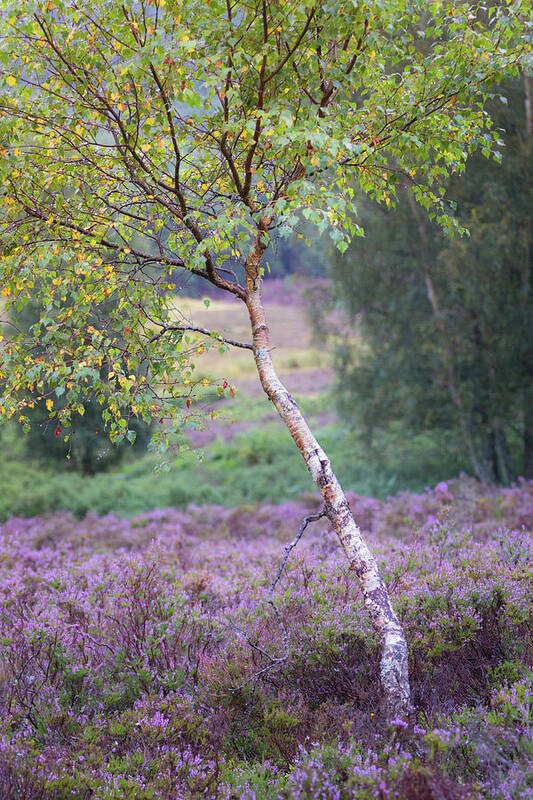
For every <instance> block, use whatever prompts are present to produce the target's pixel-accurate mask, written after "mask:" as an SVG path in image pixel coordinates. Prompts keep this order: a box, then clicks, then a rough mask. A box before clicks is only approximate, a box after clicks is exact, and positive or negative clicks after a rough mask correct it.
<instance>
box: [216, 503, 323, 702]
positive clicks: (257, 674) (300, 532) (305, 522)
mask: <svg viewBox="0 0 533 800" xmlns="http://www.w3.org/2000/svg"><path fill="white" fill-rule="evenodd" d="M326 514H327V512H326V509H325V508H322V509H321V510H320V511H319V512H318V513H316V514H309V516H308V517H305V519H304V520H303V521H302V524H301V525H300V527H299V529H298V533H297V534H296V536H295V537H294V539H293V540H292V542H289V544H288V545H287V546H286V547H285V554H284V556H283V559H282V561H281V564H280V565H279V569H278V572H277V574H276V577H275V578H274V579H273V581H272V583H271V584H270V589H269V591H268V597H267V603H268V604H269V606H271V607H272V610H273V612H274V616H275V617H276V622H277V623H278V625H279V627H280V629H281V632H282V635H283V645H284V652H283V654H282V655H281V656H278V657H277V658H275V657H274V656H271V655H270V653H267V651H266V650H263V648H262V647H259V646H258V645H257V644H255V643H254V642H252V640H251V638H250V636H249V635H248V634H247V633H246V631H245V630H243V629H242V628H238V627H237V626H236V625H232V628H233V630H235V631H236V633H238V635H239V636H240V637H241V638H242V639H244V641H245V642H246V643H247V644H248V645H249V646H250V647H251V648H252V649H253V650H255V651H256V652H258V653H260V655H262V656H265V658H268V660H269V661H270V663H269V664H267V666H266V667H263V668H262V669H260V670H259V671H258V672H254V674H253V675H251V676H250V677H249V678H247V679H246V680H245V681H244V683H241V684H240V686H236V687H234V688H232V689H231V691H232V692H238V691H239V690H240V689H243V688H244V687H245V686H246V685H247V684H248V683H250V682H251V681H255V680H257V678H259V677H260V676H261V675H264V674H265V673H266V672H270V670H272V669H274V668H275V667H277V666H279V665H280V664H283V662H284V661H286V660H287V658H288V657H289V652H290V637H289V632H288V631H287V628H286V627H285V623H284V622H283V619H282V618H281V614H280V612H279V609H278V607H277V606H276V604H275V602H274V590H275V588H276V586H277V585H278V582H279V581H280V579H281V576H282V575H283V572H284V570H285V567H286V566H287V561H288V560H289V555H290V553H291V551H292V550H293V549H294V548H295V547H296V545H297V544H298V542H299V541H300V539H301V538H302V536H303V535H304V533H305V529H306V528H307V526H308V525H309V524H310V523H311V522H316V521H317V520H319V519H321V517H325V516H326Z"/></svg>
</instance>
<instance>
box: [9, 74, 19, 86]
mask: <svg viewBox="0 0 533 800" xmlns="http://www.w3.org/2000/svg"><path fill="white" fill-rule="evenodd" d="M16 82H17V79H16V78H14V77H13V75H9V76H8V77H7V78H6V83H7V85H8V86H14V85H15V84H16Z"/></svg>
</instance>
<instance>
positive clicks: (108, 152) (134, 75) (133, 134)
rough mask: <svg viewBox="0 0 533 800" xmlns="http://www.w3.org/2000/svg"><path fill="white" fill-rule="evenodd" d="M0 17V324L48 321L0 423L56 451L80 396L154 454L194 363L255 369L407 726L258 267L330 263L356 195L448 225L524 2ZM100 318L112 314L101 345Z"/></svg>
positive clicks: (113, 0)
mask: <svg viewBox="0 0 533 800" xmlns="http://www.w3.org/2000/svg"><path fill="white" fill-rule="evenodd" d="M0 8H1V17H0V24H1V35H2V47H1V54H0V59H1V83H2V88H1V99H0V110H1V113H2V117H1V121H0V122H1V124H0V146H1V155H2V167H1V175H0V183H1V186H2V203H1V211H0V214H1V225H2V232H3V247H4V253H3V257H2V261H1V270H2V294H3V296H4V300H5V306H6V313H7V314H9V310H10V308H15V309H16V308H20V307H22V306H23V305H24V303H26V302H27V301H28V299H29V298H30V297H31V298H32V299H33V300H34V301H35V300H37V301H38V302H40V303H41V304H42V307H43V313H42V316H41V319H40V321H39V322H38V323H37V324H35V325H34V326H33V328H32V329H31V331H30V333H29V334H28V335H23V334H19V335H14V336H12V337H10V338H9V339H8V340H7V339H6V341H4V342H3V345H2V362H1V365H0V370H1V376H0V377H1V380H2V397H1V400H0V412H1V413H2V415H3V416H4V417H5V418H11V417H13V418H16V419H18V421H19V422H20V424H21V425H22V426H27V425H28V421H29V420H28V415H27V408H28V404H29V403H30V402H31V400H29V397H30V396H31V395H34V394H35V392H37V393H39V392H40V393H41V396H42V397H44V398H45V402H46V404H47V408H48V410H49V413H50V417H51V418H52V420H53V422H54V425H55V426H56V427H55V430H56V431H57V433H58V435H62V436H67V437H68V436H69V430H70V426H71V425H72V422H73V420H74V419H75V418H76V415H80V414H81V415H83V413H84V408H85V404H86V403H87V401H88V400H89V399H92V398H96V400H97V401H98V402H99V403H100V404H101V407H102V416H103V420H104V423H105V424H106V425H107V426H108V429H109V433H110V436H111V438H112V439H114V440H117V441H118V440H121V439H124V438H126V439H130V440H131V439H133V438H134V433H133V431H132V430H131V429H130V421H131V420H132V419H133V418H134V417H138V418H140V419H144V420H146V421H147V420H150V419H154V418H155V419H158V420H162V421H164V423H165V424H164V430H163V434H164V436H165V437H168V436H171V435H172V433H173V432H176V431H179V430H180V428H181V427H182V426H183V424H184V423H188V422H189V423H190V421H191V420H192V419H194V418H195V415H196V413H197V411H196V410H195V409H196V408H197V406H196V405H195V403H194V397H195V391H196V389H197V388H198V385H197V382H196V381H195V380H194V370H193V366H194V359H195V357H196V356H198V355H199V353H200V352H201V351H202V350H204V349H206V348H210V347H216V348H219V350H220V351H224V350H226V349H228V348H231V347H234V346H235V347H245V348H248V349H249V350H250V351H251V357H252V355H253V358H254V359H255V364H256V366H257V372H258V375H259V379H260V381H261V385H262V387H263V389H264V391H265V393H266V394H267V395H268V397H269V398H270V400H271V401H272V403H273V404H274V405H275V407H276V409H277V411H278V412H279V414H280V416H281V418H282V420H283V422H284V423H285V424H286V426H287V428H288V430H289V432H290V435H291V436H292V438H293V440H294V442H295V445H296V447H298V449H299V450H300V452H301V454H302V457H303V460H304V462H305V464H306V466H307V468H308V470H309V472H310V473H311V475H312V478H313V480H314V481H315V483H316V486H317V488H318V490H319V491H320V494H321V496H322V498H323V501H324V507H325V510H326V513H327V517H328V519H329V521H330V523H331V525H332V527H333V528H334V530H335V532H336V534H337V535H338V537H339V540H340V543H341V545H342V547H343V549H344V552H345V554H346V557H347V559H348V563H349V566H350V568H351V570H352V571H353V574H354V578H355V579H356V580H357V581H359V584H360V586H361V590H362V593H363V596H364V601H365V606H366V608H367V610H368V613H369V614H370V617H371V619H372V622H373V624H374V626H375V629H376V632H377V633H378V634H379V637H380V639H381V641H382V658H381V682H382V687H383V691H384V695H385V698H386V706H387V713H388V716H389V718H390V719H392V718H394V717H396V716H398V715H400V716H404V715H405V714H406V712H407V709H408V706H409V700H410V698H409V680H408V668H407V646H406V641H405V637H404V634H403V632H402V629H401V626H400V624H399V622H398V619H397V616H396V614H395V612H394V609H393V607H392V605H391V602H390V599H389V596H388V593H387V589H386V586H385V584H384V582H383V579H382V577H381V575H380V573H379V570H378V566H377V563H376V560H375V558H374V557H373V555H372V554H371V553H370V551H369V549H368V547H367V545H366V543H365V541H364V540H363V538H362V536H361V532H360V530H359V528H358V526H357V522H356V520H354V518H353V516H352V514H351V512H350V508H349V506H348V503H347V501H346V498H345V496H344V494H343V491H342V489H341V487H340V485H339V482H338V480H337V478H336V477H335V474H334V472H333V469H332V467H331V464H330V461H329V459H328V456H327V454H326V453H325V452H324V450H323V449H322V448H321V446H320V444H319V443H318V442H317V440H316V439H315V437H314V436H313V434H312V432H311V430H310V429H309V426H308V424H307V422H306V420H305V419H304V417H303V415H302V413H301V411H300V409H299V407H298V405H297V403H296V402H295V400H294V398H293V397H292V396H291V395H290V393H289V392H288V391H287V389H286V387H285V386H284V385H283V383H282V382H281V381H280V379H279V377H278V376H277V374H276V371H275V368H274V364H273V361H272V357H271V342H270V332H269V328H268V320H267V316H266V313H265V308H264V305H263V301H262V296H261V282H262V276H263V272H264V269H265V251H266V249H267V247H268V245H269V244H270V243H271V242H273V241H274V240H275V239H276V238H277V237H284V236H289V235H291V233H292V232H293V231H294V230H295V228H297V226H298V223H299V221H300V220H301V219H305V220H307V222H309V223H311V224H312V225H314V226H315V227H316V229H317V230H318V231H319V232H321V233H324V232H326V231H327V232H328V233H329V236H330V237H331V239H332V241H333V242H334V243H335V244H336V246H337V247H338V248H339V250H341V251H344V250H345V249H346V247H347V245H348V242H349V241H350V239H351V238H352V237H353V236H354V235H356V234H358V233H361V230H360V229H359V228H358V226H357V221H356V208H355V207H354V202H353V197H354V194H353V185H354V182H355V183H357V184H358V185H359V186H360V187H361V189H362V191H363V192H365V193H366V194H368V195H370V196H372V197H373V198H375V199H377V200H378V201H379V202H383V203H385V204H391V203H393V202H394V196H395V194H394V186H395V183H396V181H397V179H398V176H400V175H401V176H404V177H407V178H408V180H409V183H410V187H411V192H412V195H413V197H414V199H415V200H416V201H417V202H419V203H422V204H423V205H424V206H426V207H427V208H431V209H432V214H433V215H434V217H435V218H436V219H438V220H439V221H441V222H442V223H443V224H444V225H450V224H451V223H450V219H449V216H448V215H447V213H446V208H445V204H444V201H443V198H442V196H441V190H440V189H439V188H438V184H439V179H440V178H441V177H442V176H443V175H444V174H446V173H447V172H449V171H450V170H461V169H462V167H463V164H464V162H465V159H466V158H467V155H468V153H469V152H471V151H472V150H473V149H474V148H477V147H482V148H483V149H484V151H485V152H486V153H487V154H488V153H489V152H490V150H491V147H492V143H493V141H494V139H495V138H497V137H495V136H494V135H493V133H492V132H491V127H490V120H489V118H488V117H487V115H486V114H485V113H484V111H483V96H484V93H485V92H486V91H487V88H488V86H489V85H490V83H491V82H493V81H494V80H496V79H498V78H499V77H501V75H502V74H504V73H505V74H506V73H512V72H513V71H514V70H516V69H517V65H518V64H519V62H520V60H521V59H523V58H524V57H525V55H526V54H527V52H528V39H527V36H528V32H529V20H530V16H531V9H530V4H529V3H525V2H507V3H499V4H497V5H496V6H495V7H493V8H484V7H482V6H481V5H478V6H474V7H472V6H471V5H470V4H468V3H466V2H465V3H463V2H453V3H451V2H442V1H441V0H438V1H435V2H427V0H424V2H422V1H418V0H412V1H411V0H368V1H367V2H355V1H352V0H325V2H324V1H322V2H320V3H316V2H315V0H296V1H295V0H283V2H282V1H281V0H125V1H124V2H121V0H92V2H91V3H90V4H87V3H85V2H78V0H47V1H46V0H45V2H43V1H42V0H18V1H17V3H13V2H11V0H2V1H1V3H0ZM354 214H355V217H354ZM354 220H355V221H354ZM179 273H186V274H193V275H195V276H198V278H200V279H202V280H205V281H206V282H207V283H209V284H211V285H213V286H215V287H217V288H218V289H221V290H223V291H225V292H228V293H229V294H231V295H233V296H235V297H236V298H238V299H239V300H240V301H241V302H242V303H244V304H245V306H246V308H247V310H248V315H249V320H250V339H249V341H247V342H236V341H233V340H227V339H225V338H224V336H223V335H222V334H221V333H220V332H217V331H209V330H204V329H202V328H199V327H198V326H195V325H194V322H192V323H191V322H190V321H186V320H183V319H180V317H179V314H178V313H177V312H176V311H175V297H174V290H175V283H176V276H177V275H178V274H179ZM110 297H111V298H113V301H114V302H113V307H114V308H115V309H116V311H115V312H113V314H112V315H111V317H108V318H107V319H104V317H103V316H102V324H100V325H97V324H95V323H94V318H95V316H96V317H97V316H98V309H99V308H101V307H103V305H104V304H106V303H107V301H108V299H109V298H110ZM89 320H90V321H89ZM219 389H220V390H223V389H224V386H222V387H219Z"/></svg>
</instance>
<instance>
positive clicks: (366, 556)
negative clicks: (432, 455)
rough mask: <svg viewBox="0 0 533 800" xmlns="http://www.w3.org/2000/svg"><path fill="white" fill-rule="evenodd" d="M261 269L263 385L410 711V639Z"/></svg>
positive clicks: (390, 685) (255, 304)
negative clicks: (279, 369)
mask: <svg viewBox="0 0 533 800" xmlns="http://www.w3.org/2000/svg"><path fill="white" fill-rule="evenodd" d="M257 273H258V270H257V269H253V265H252V264H251V263H250V262H249V264H248V280H247V291H246V305H247V307H248V313H249V316H250V322H251V325H252V336H253V349H254V357H255V363H256V365H257V371H258V373H259V378H260V380H261V385H262V387H263V389H264V391H265V393H266V394H267V395H268V397H269V398H270V400H272V402H273V403H274V405H275V406H276V409H277V410H278V413H279V415H280V417H281V419H282V420H283V422H284V423H285V425H286V426H287V428H288V429H289V432H290V434H291V436H292V438H293V439H294V442H295V443H296V446H297V447H298V449H299V451H300V453H301V454H302V456H303V459H304V461H305V463H306V465H307V468H308V470H309V472H310V473H311V476H312V478H313V480H314V482H315V484H316V485H317V487H318V489H319V491H320V494H321V495H322V498H323V500H324V507H325V509H326V514H327V516H328V518H329V520H330V522H331V524H332V526H333V528H334V530H335V532H336V534H337V536H338V537H339V539H340V542H341V544H342V547H343V549H344V552H345V554H346V557H347V559H348V561H349V563H350V568H351V569H352V570H353V572H354V573H355V575H356V577H357V579H358V580H359V583H360V585H361V589H362V591H363V596H364V603H365V606H366V608H367V610H368V612H369V614H370V618H371V620H372V623H373V625H374V628H375V629H376V631H377V632H378V634H379V636H380V638H381V641H382V647H383V650H382V656H381V666H380V674H381V684H382V687H383V690H384V693H385V696H386V703H387V717H388V719H389V721H390V720H392V719H394V718H395V717H405V716H406V714H407V710H408V708H409V699H410V691H409V676H408V669H407V643H406V641H405V636H404V634H403V631H402V628H401V626H400V623H399V621H398V618H397V617H396V614H395V613H394V609H393V608H392V605H391V602H390V598H389V595H388V592H387V588H386V586H385V583H384V581H383V578H382V577H381V575H380V572H379V568H378V565H377V562H376V560H375V558H374V556H373V555H372V554H371V552H370V550H369V549H368V546H367V544H366V542H365V541H364V539H363V537H362V534H361V531H360V529H359V527H358V526H357V524H356V522H355V520H354V518H353V515H352V512H351V511H350V507H349V505H348V501H347V500H346V497H345V496H344V492H343V491H342V488H341V486H340V484H339V482H338V480H337V478H336V476H335V474H334V472H333V470H332V468H331V464H330V461H329V459H328V457H327V455H326V453H325V452H324V451H323V450H322V448H321V447H320V445H319V444H318V442H317V440H316V439H315V437H314V436H313V434H312V433H311V430H310V429H309V426H308V425H307V422H306V421H305V419H304V417H303V415H302V413H301V411H300V409H299V407H298V404H297V403H296V401H295V400H294V398H293V397H292V396H291V394H290V393H289V392H288V390H287V389H286V388H285V386H284V385H283V384H282V383H281V381H280V380H279V378H278V376H277V374H276V371H275V369H274V365H273V363H272V358H271V355H270V347H271V344H270V334H269V329H268V326H267V321H266V316H265V310H264V306H263V302H262V298H261V288H260V285H259V279H258V277H257Z"/></svg>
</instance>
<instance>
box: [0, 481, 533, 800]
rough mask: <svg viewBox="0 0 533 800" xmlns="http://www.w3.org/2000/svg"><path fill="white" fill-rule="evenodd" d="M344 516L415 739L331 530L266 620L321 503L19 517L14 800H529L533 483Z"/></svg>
mask: <svg viewBox="0 0 533 800" xmlns="http://www.w3.org/2000/svg"><path fill="white" fill-rule="evenodd" d="M349 499H350V503H351V506H352V509H353V511H354V513H355V515H356V518H357V519H358V520H359V521H360V524H361V526H362V527H363V529H364V530H365V531H366V532H367V535H368V538H369V540H370V543H371V546H372V547H373V548H374V551H375V552H376V553H377V555H378V558H379V560H380V562H381V565H382V569H383V572H384V575H385V579H386V581H387V584H388V587H389V590H390V592H391V595H392V599H393V602H394V605H395V608H396V609H397V611H398V613H399V615H400V617H401V619H402V620H403V624H404V626H405V629H406V633H407V637H408V641H409V646H410V670H411V680H412V688H413V709H412V715H411V720H410V722H409V724H406V723H402V724H400V723H398V724H397V725H396V726H395V727H394V728H393V730H392V731H391V730H390V729H386V728H385V726H384V719H383V708H382V701H381V696H380V689H379V682H378V655H379V653H378V645H377V642H376V640H375V637H374V634H373V633H372V631H371V629H370V626H369V623H368V620H367V618H366V615H365V613H364V610H363V608H362V604H361V599H360V594H359V592H358V589H357V584H356V582H355V580H354V578H353V576H352V575H351V573H350V572H349V571H347V567H346V562H345V560H344V557H343V556H342V554H341V553H340V551H339V548H338V546H337V542H336V541H335V540H334V538H333V536H332V534H331V532H329V531H328V529H327V525H326V523H324V522H323V521H322V520H321V521H318V522H314V523H313V524H312V525H310V526H309V528H308V529H307V531H306V533H305V535H304V537H303V539H302V541H301V542H300V544H299V546H298V548H297V549H295V550H294V551H293V552H292V553H291V556H290V559H289V561H288V564H287V568H286V571H285V573H284V575H283V576H282V578H281V580H280V582H279V584H278V586H277V587H276V591H275V594H274V597H275V603H276V608H277V609H278V611H279V620H278V618H277V617H276V613H275V610H274V609H273V608H272V607H271V605H269V603H268V602H267V601H268V593H269V587H270V584H271V581H272V579H273V577H274V576H275V575H276V572H277V568H278V565H279V563H280V560H281V557H282V555H283V550H284V545H286V544H287V543H288V542H289V541H290V540H291V539H292V537H293V536H294V534H295V533H296V531H297V530H298V526H299V524H300V522H301V520H302V518H303V517H304V516H305V515H307V514H310V513H313V512H316V511H317V510H318V501H317V499H316V498H315V497H314V496H313V495H300V496H299V497H298V498H297V499H294V500H293V501H292V502H285V503H283V504H282V505H266V504H262V505H253V506H247V507H236V508H224V507H222V506H214V505H211V506H203V507H189V508H188V509H186V510H176V509H172V508H169V509H166V510H155V511H150V512H146V513H143V514H140V515H137V516H134V517H130V518H129V519H121V518H119V517H117V516H114V515H112V514H109V515H107V516H101V517H99V516H97V515H94V514H92V515H91V514H89V515H87V516H85V518H84V519H81V520H78V519H75V518H74V517H73V516H72V515H71V514H70V513H68V512H56V513H53V514H49V515H45V516H40V517H33V518H26V519H22V518H15V517H12V518H11V519H9V520H8V521H7V522H5V524H4V525H3V526H2V528H1V536H0V546H1V555H0V569H1V570H2V580H1V595H2V599H1V612H0V613H1V617H0V626H1V631H0V636H1V641H2V648H1V695H0V702H1V722H0V726H1V734H0V736H1V738H0V785H1V786H2V792H1V797H2V800H15V798H17V799H19V798H20V799H22V798H24V800H38V799H39V800H52V798H54V799H55V800H67V798H72V799H74V798H76V799H79V800H82V799H83V800H84V799H85V798H87V799H88V798H98V800H122V798H132V799H134V800H149V799H150V798H154V800H155V798H161V800H182V799H183V800H188V799H189V798H190V800H193V798H213V799H215V798H220V800H222V799H225V800H230V798H244V799H245V800H254V799H255V800H267V798H268V799H270V798H272V800H274V799H275V800H278V799H279V800H352V799H354V800H355V798H357V800H367V799H368V800H371V799H372V800H374V798H378V799H379V800H385V798H400V800H401V799H403V800H417V799H418V800H440V799H441V798H443V799H444V798H446V799H451V800H454V799H455V798H457V799H458V798H465V800H466V798H472V800H473V798H487V800H510V799H511V798H512V799H513V800H519V799H521V800H526V798H530V797H531V795H532V792H533V739H532V732H533V671H532V667H533V636H532V634H533V613H532V611H533V605H532V596H533V566H532V563H533V562H532V558H531V554H532V539H531V535H532V532H533V483H531V482H530V483H524V482H522V483H521V484H519V485H518V486H517V487H515V488H511V489H503V490H498V491H496V490H495V491H489V490H487V489H484V488H482V487H481V486H480V485H479V484H477V483H476V482H474V481H473V480H470V479H467V478H461V479H458V480H453V481H449V482H447V483H444V482H441V483H439V484H438V485H437V486H436V487H435V488H434V489H427V490H425V491H423V492H421V493H418V494H414V493H407V492H405V493H401V494H400V495H398V496H397V497H394V498H389V499H387V500H374V499H370V498H366V497H361V496H358V495H355V494H350V495H349ZM280 620H281V623H282V625H280ZM287 645H288V646H287ZM267 668H268V669H267Z"/></svg>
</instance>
